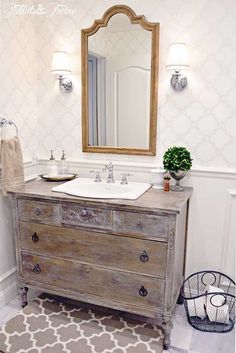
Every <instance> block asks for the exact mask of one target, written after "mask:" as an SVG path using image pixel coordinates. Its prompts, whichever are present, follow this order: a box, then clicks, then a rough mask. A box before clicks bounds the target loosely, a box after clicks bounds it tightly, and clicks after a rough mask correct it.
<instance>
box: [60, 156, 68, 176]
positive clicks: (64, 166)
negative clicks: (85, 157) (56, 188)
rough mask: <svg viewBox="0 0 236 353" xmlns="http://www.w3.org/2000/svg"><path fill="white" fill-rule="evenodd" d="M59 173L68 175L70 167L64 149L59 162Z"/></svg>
mask: <svg viewBox="0 0 236 353" xmlns="http://www.w3.org/2000/svg"><path fill="white" fill-rule="evenodd" d="M58 170H59V171H58V173H59V174H60V175H66V174H68V171H69V167H68V163H67V160H66V155H65V151H64V150H63V151H62V156H61V160H60V162H59V167H58Z"/></svg>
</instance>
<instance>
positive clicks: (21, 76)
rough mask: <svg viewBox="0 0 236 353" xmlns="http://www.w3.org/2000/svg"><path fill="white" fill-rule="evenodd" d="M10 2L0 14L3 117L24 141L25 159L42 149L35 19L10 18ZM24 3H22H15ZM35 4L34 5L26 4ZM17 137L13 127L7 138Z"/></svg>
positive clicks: (0, 103) (0, 104) (0, 114)
mask: <svg viewBox="0 0 236 353" xmlns="http://www.w3.org/2000/svg"><path fill="white" fill-rule="evenodd" d="M9 3H10V2H8V1H5V0H4V1H1V14H0V77H1V85H0V117H4V118H6V119H11V120H14V121H15V122H16V124H17V126H18V129H19V135H20V137H21V140H22V145H23V150H24V158H25V159H27V160H28V159H32V158H33V157H34V155H35V153H36V151H37V149H38V138H37V131H38V105H37V89H38V88H37V58H36V37H35V23H34V18H32V16H9V15H8V14H9V11H10V7H9V5H8V4H9ZM14 3H16V4H17V3H21V1H14ZM25 3H26V4H31V2H30V1H27V0H26V1H25ZM13 134H15V130H14V129H13V128H12V127H9V129H7V131H6V130H4V132H3V137H9V136H11V135H13Z"/></svg>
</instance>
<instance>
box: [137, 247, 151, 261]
mask: <svg viewBox="0 0 236 353" xmlns="http://www.w3.org/2000/svg"><path fill="white" fill-rule="evenodd" d="M139 258H140V261H142V262H148V260H149V256H148V254H147V253H146V251H145V250H144V251H142V252H141V254H140V256H139Z"/></svg>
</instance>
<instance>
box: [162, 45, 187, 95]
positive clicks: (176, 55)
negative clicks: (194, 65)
mask: <svg viewBox="0 0 236 353" xmlns="http://www.w3.org/2000/svg"><path fill="white" fill-rule="evenodd" d="M166 67H167V68H168V69H170V70H173V71H174V73H173V74H172V78H171V80H170V84H171V86H172V87H173V89H174V90H175V91H182V90H183V89H184V88H185V87H186V86H187V77H186V76H185V75H183V74H181V73H180V71H181V70H183V69H186V68H188V67H189V63H188V53H187V48H186V44H184V43H175V44H171V46H170V48H169V54H168V59H167V64H166Z"/></svg>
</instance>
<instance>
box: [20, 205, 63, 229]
mask: <svg viewBox="0 0 236 353" xmlns="http://www.w3.org/2000/svg"><path fill="white" fill-rule="evenodd" d="M18 208H19V216H20V219H21V220H26V221H28V220H29V221H39V222H44V223H53V224H59V223H60V216H59V205H58V204H56V203H51V202H44V201H34V200H32V201H31V200H22V199H20V200H19V201H18Z"/></svg>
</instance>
